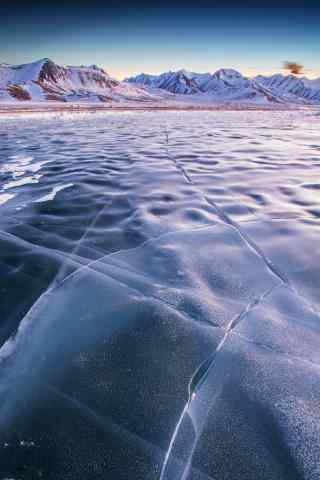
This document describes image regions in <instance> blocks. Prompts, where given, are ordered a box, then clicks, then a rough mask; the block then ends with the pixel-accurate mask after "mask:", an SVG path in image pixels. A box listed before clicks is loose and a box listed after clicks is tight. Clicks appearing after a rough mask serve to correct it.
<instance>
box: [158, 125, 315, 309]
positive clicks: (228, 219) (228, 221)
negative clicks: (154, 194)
mask: <svg viewBox="0 0 320 480" xmlns="http://www.w3.org/2000/svg"><path fill="white" fill-rule="evenodd" d="M165 135H166V145H167V155H168V158H169V159H170V160H171V161H172V162H173V163H174V164H175V165H176V167H177V169H178V170H180V171H181V173H182V174H183V177H184V178H185V180H186V181H187V182H188V183H191V184H192V185H194V186H195V187H196V188H197V189H198V187H197V185H196V184H195V183H194V182H193V180H192V178H191V177H190V176H189V174H188V172H187V171H186V169H185V168H184V167H183V165H181V164H180V162H179V161H178V160H177V159H175V158H174V157H172V156H171V155H170V152H169V146H170V143H169V131H168V128H167V126H166V128H165ZM198 191H199V193H200V194H201V195H202V197H203V198H204V200H205V201H206V202H207V203H208V204H209V205H210V206H212V207H213V208H214V209H215V210H216V212H217V215H218V217H219V218H220V220H222V222H223V223H225V224H227V225H229V226H230V227H231V228H233V229H234V230H236V232H237V233H238V235H239V236H240V237H241V238H242V240H243V241H244V242H245V244H246V245H247V246H248V247H250V248H251V250H253V251H254V252H255V253H256V255H258V256H259V257H260V258H261V260H262V261H263V263H264V264H265V265H266V267H267V269H268V270H269V271H270V272H271V273H272V274H273V275H274V276H275V277H277V278H278V279H279V280H280V281H281V282H282V283H283V284H285V285H287V287H288V288H290V290H291V291H292V293H293V294H294V295H295V296H296V297H297V298H298V299H299V300H300V301H301V302H302V303H303V304H304V305H305V306H306V307H307V308H308V309H309V310H310V311H312V312H313V313H314V314H316V315H317V316H320V312H319V311H318V310H317V309H316V308H315V307H314V306H313V305H312V304H311V303H310V302H309V301H308V300H307V299H305V298H304V297H303V296H302V295H301V293H300V292H299V291H298V290H297V289H296V288H295V286H294V285H293V284H292V283H291V282H290V280H289V278H288V277H287V276H286V274H285V273H284V272H282V271H281V269H280V268H278V267H277V265H275V264H274V263H273V262H272V261H271V260H270V259H269V258H268V257H267V256H266V254H265V253H264V252H263V251H262V250H261V248H260V247H259V246H258V245H257V244H256V242H255V241H254V240H252V238H251V237H250V236H249V235H247V233H246V232H244V231H243V230H242V228H241V226H240V224H239V223H237V222H235V221H234V220H232V218H231V217H229V215H227V214H226V213H225V212H224V211H223V209H222V208H220V207H219V206H218V205H217V203H215V202H214V201H213V200H211V199H210V198H208V196H207V195H205V194H204V193H203V192H202V191H201V190H199V189H198Z"/></svg>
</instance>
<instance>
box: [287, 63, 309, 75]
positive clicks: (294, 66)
mask: <svg viewBox="0 0 320 480" xmlns="http://www.w3.org/2000/svg"><path fill="white" fill-rule="evenodd" d="M283 68H284V69H285V70H288V71H289V72H290V73H293V74H294V75H302V74H303V73H304V66H303V65H301V64H300V63H297V62H284V63H283Z"/></svg>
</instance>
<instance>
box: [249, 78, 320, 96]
mask: <svg viewBox="0 0 320 480" xmlns="http://www.w3.org/2000/svg"><path fill="white" fill-rule="evenodd" d="M255 80H256V82H257V83H259V84H260V85H263V86H264V87H267V88H268V89H269V90H270V91H272V92H273V93H277V94H279V95H281V96H282V97H283V98H285V99H286V100H287V101H290V102H292V101H297V100H300V101H303V102H306V103H320V80H319V79H318V80H309V79H307V78H297V77H296V76H294V75H287V76H285V75H281V74H276V75H272V76H270V77H265V76H262V75H259V76H258V77H256V78H255Z"/></svg>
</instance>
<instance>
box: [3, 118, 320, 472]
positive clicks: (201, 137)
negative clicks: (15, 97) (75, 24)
mask: <svg viewBox="0 0 320 480" xmlns="http://www.w3.org/2000/svg"><path fill="white" fill-rule="evenodd" d="M319 312H320V117H319V116H317V115H314V114H313V112H312V111H311V112H278V113H277V112H243V111H242V112H210V113H205V112H201V113H195V112H162V113H159V112H156V113H152V112H145V113H126V112H123V113H110V114H106V113H102V114H89V113H87V114H76V115H72V114H61V115H56V114H50V115H46V114H43V115H30V116H28V115H26V116H24V117H19V118H14V117H13V116H12V117H10V115H9V116H8V117H3V118H1V119H0V345H1V347H0V480H4V479H14V480H29V479H30V480H35V479H44V480H88V479H90V480H100V479H101V480H102V479H104V480H106V479H108V480H156V479H158V480H238V479H239V480H273V479H274V480H282V479H285V480H297V479H306V480H319V479H320V316H319Z"/></svg>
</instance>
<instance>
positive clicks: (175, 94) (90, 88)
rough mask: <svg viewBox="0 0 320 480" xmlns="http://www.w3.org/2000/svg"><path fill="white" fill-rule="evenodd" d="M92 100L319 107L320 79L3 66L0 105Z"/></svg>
mask: <svg viewBox="0 0 320 480" xmlns="http://www.w3.org/2000/svg"><path fill="white" fill-rule="evenodd" d="M18 101H20V102H23V101H24V102H26V101H29V102H30V101H31V102H75V103H78V102H89V103H107V104H110V105H111V106H112V105H113V104H121V105H129V104H138V105H141V104H148V105H150V104H156V105H158V104H160V105H167V106H168V105H177V104H181V103H182V104H184V105H198V104H199V105H208V104H209V105H210V104H213V105H216V104H218V105H220V104H231V105H232V104H256V105H280V104H282V105H286V104H295V105H317V104H320V79H316V80H310V79H308V78H306V77H298V76H295V75H287V76H285V75H281V74H276V75H271V76H263V75H258V76H256V77H254V78H248V77H246V76H244V75H242V74H241V73H240V72H238V71H236V70H233V69H224V68H223V69H220V70H218V71H216V72H215V73H195V72H189V71H187V70H179V71H176V72H171V71H169V72H166V73H162V74H160V75H150V74H145V73H142V74H140V75H137V76H135V77H131V78H128V79H126V80H124V81H119V80H116V79H115V78H112V77H111V76H110V75H108V73H106V72H105V71H104V70H103V69H102V68H99V67H97V66H96V65H91V66H88V67H85V66H79V67H73V66H60V65H57V64H56V63H55V62H53V61H52V60H50V59H48V58H44V59H42V60H39V61H37V62H33V63H28V64H23V65H9V64H5V63H1V64H0V102H1V103H3V102H5V103H7V102H18Z"/></svg>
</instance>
